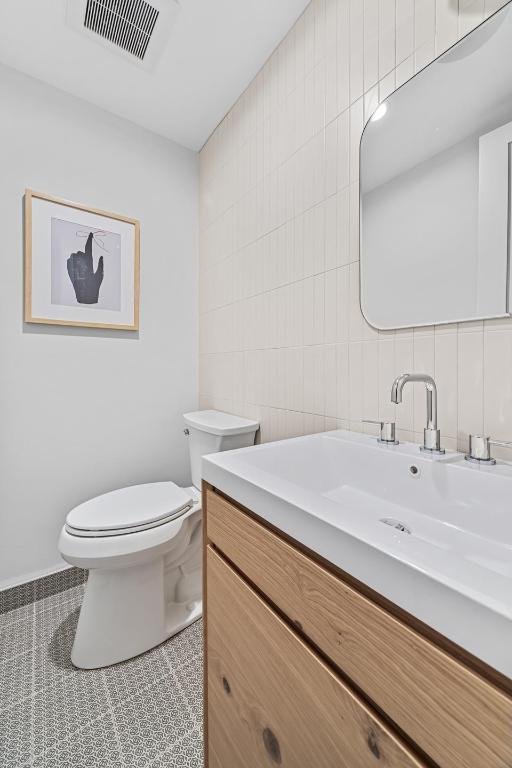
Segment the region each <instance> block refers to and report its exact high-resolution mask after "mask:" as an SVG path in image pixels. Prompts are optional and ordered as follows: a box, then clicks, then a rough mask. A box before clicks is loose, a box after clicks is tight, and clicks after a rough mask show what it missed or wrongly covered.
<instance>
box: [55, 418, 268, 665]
mask: <svg viewBox="0 0 512 768" xmlns="http://www.w3.org/2000/svg"><path fill="white" fill-rule="evenodd" d="M184 420H185V423H186V425H187V428H186V429H185V434H186V435H187V436H188V438H189V450H190V464H191V473H192V481H193V485H192V486H190V487H187V488H180V487H179V486H177V485H175V484H174V483H173V482H170V481H167V482H160V483H147V484H144V485H134V486H129V487H126V488H121V489H118V490H115V491H111V492H110V493H106V494H103V495H102V496H97V497H96V498H93V499H91V500H89V501H86V502H84V503H83V504H80V505H79V506H78V507H75V508H74V509H72V510H71V512H69V514H68V515H67V517H66V522H65V525H64V526H63V528H62V531H61V534H60V538H59V550H60V553H61V555H62V557H63V558H64V560H66V562H68V563H70V564H71V565H74V566H77V567H79V568H87V569H88V570H89V578H88V581H87V585H86V589H85V594H84V599H83V602H82V607H81V610H80V616H79V620H78V626H77V629H76V635H75V640H74V644H73V649H72V652H71V661H72V662H73V664H74V665H75V666H77V667H81V668H83V669H94V668H98V667H104V666H108V665H110V664H115V663H117V662H120V661H124V660H125V659H129V658H131V657H133V656H137V655H138V654H140V653H143V652H144V651H147V650H149V649H150V648H153V647H154V646H155V645H158V644H159V643H161V642H163V641H164V640H166V639H167V638H169V637H171V636H172V635H174V634H176V633H177V632H179V631H180V630H182V629H184V628H185V627H186V626H188V625H189V624H191V623H192V622H194V621H196V620H197V619H199V618H200V617H201V615H202V552H201V542H202V515H201V492H200V490H199V488H200V483H201V458H202V456H203V455H205V454H207V453H215V452H217V451H224V450H230V449H233V448H243V447H247V446H249V445H252V444H253V442H254V437H255V434H256V431H257V429H258V423H257V422H254V421H249V420H248V419H241V418H239V417H237V416H232V415H231V414H225V413H221V412H220V411H196V412H194V413H188V414H185V415H184Z"/></svg>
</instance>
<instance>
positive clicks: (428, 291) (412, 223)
mask: <svg viewBox="0 0 512 768" xmlns="http://www.w3.org/2000/svg"><path fill="white" fill-rule="evenodd" d="M511 52H512V13H511V12H510V7H509V6H506V7H505V8H503V9H502V10H501V11H499V12H498V13H496V14H495V15H494V16H492V17H491V18H489V19H488V20H487V21H486V22H485V23H483V24H482V25H480V27H478V28H477V29H475V30H474V31H473V32H472V33H471V34H469V35H468V36H467V37H465V38H464V39H462V40H461V41H460V42H459V43H457V44H456V45H455V46H454V47H453V48H451V49H450V50H449V51H448V52H447V53H445V54H444V55H443V56H441V57H440V58H438V59H436V61H434V62H433V63H432V64H430V65H429V66H428V67H426V68H425V69H424V70H423V71H422V72H420V73H419V74H418V75H416V76H415V77H414V78H412V79H411V80H410V81H409V82H407V83H406V84H405V85H403V86H402V87H401V88H399V89H398V90H397V91H396V92H395V93H393V94H392V95H391V96H390V97H389V98H388V99H387V100H386V101H385V102H383V103H382V104H381V105H380V106H379V107H378V109H377V110H376V112H375V113H374V114H373V116H372V118H371V119H370V121H369V122H368V124H367V126H366V128H365V130H364V133H363V137H362V140H361V255H360V257H361V306H362V310H363V313H364V315H365V317H366V318H367V320H368V322H370V323H371V324H372V325H373V326H375V327H377V328H381V329H388V328H400V327H407V326H419V325H431V324H435V323H449V322H455V321H463V320H472V319H480V318H489V317H501V316H508V314H509V312H510V305H509V297H510V269H509V240H510V226H509V224H510V207H511V204H510V199H511V194H510V146H511V143H512V55H511Z"/></svg>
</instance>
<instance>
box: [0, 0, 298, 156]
mask: <svg viewBox="0 0 512 768" xmlns="http://www.w3.org/2000/svg"><path fill="white" fill-rule="evenodd" d="M70 1H71V2H76V1H77V0H70ZM308 2H309V0H180V4H181V10H180V12H179V13H178V16H177V19H176V22H175V24H174V26H173V28H172V29H171V31H170V33H169V40H168V42H167V44H166V47H165V49H164V51H163V54H162V55H161V57H160V59H159V61H158V63H157V64H156V67H155V68H154V69H153V71H146V70H144V69H141V68H140V67H138V66H137V65H135V64H132V63H131V62H129V61H127V60H126V59H125V58H124V57H123V56H121V55H118V54H117V53H114V52H112V51H111V50H109V49H108V48H106V47H104V46H103V45H100V44H98V43H96V42H95V41H94V40H91V39H90V38H89V37H88V36H87V35H85V34H82V33H81V32H77V31H75V30H74V29H72V28H71V27H70V26H69V25H68V24H67V22H66V6H67V0H1V2H0V62H1V63H3V64H6V65H7V66H10V67H14V68H15V69H18V70H20V71H22V72H25V73H26V74H28V75H31V76H33V77H36V78H38V79H40V80H43V81H45V82H47V83H50V84H51V85H53V86H56V87H57V88H60V89H62V90H64V91H67V92H68V93H71V94H73V95H75V96H78V97H80V98H82V99H85V100H87V101H89V102H91V103H92V104H96V105H97V106H99V107H102V108H103V109H106V110H108V111H110V112H113V113H114V114H116V115H119V116H121V117H124V118H126V119H128V120H131V121H132V122H134V123H137V124H138V125H141V126H143V127H144V128H148V129H149V130H151V131H155V132H156V133H159V134H161V135H162V136H165V137H167V138H169V139H173V140H174V141H177V142H178V143H180V144H183V145H184V146H186V147H189V148H191V149H199V148H200V147H201V146H202V145H203V144H204V142H205V141H206V139H207V138H208V136H209V135H210V134H211V132H212V131H213V129H214V128H215V126H216V125H217V124H218V123H219V122H220V120H222V118H223V117H224V115H225V114H226V112H228V110H229V109H230V107H231V106H232V105H233V103H234V102H235V101H236V100H237V98H238V97H239V96H240V94H241V93H242V91H243V90H244V89H245V88H246V86H247V85H248V84H249V83H250V81H251V80H252V79H253V77H254V76H255V75H256V73H257V72H258V70H259V69H260V68H261V66H262V65H263V64H264V62H265V61H266V59H267V58H268V56H269V55H270V54H271V52H272V51H273V50H274V48H275V47H276V46H277V44H278V43H279V42H280V41H281V40H282V39H283V37H284V36H285V35H286V33H287V32H288V30H289V29H290V28H291V27H292V25H293V23H294V22H295V20H296V19H297V18H298V16H299V15H300V14H301V13H302V11H303V10H304V8H305V7H306V6H307V5H308Z"/></svg>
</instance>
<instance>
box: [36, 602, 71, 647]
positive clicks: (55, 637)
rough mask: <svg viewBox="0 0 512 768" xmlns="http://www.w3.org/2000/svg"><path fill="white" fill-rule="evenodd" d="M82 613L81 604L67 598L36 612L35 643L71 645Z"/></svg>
mask: <svg viewBox="0 0 512 768" xmlns="http://www.w3.org/2000/svg"><path fill="white" fill-rule="evenodd" d="M79 615H80V604H77V603H76V602H75V601H74V600H67V601H64V602H62V603H58V604H55V605H52V606H49V607H48V608H47V609H46V610H45V611H39V612H36V614H35V620H34V645H40V644H41V643H45V642H47V643H52V642H56V643H57V644H58V645H59V646H60V647H68V646H69V647H71V646H72V645H73V640H74V637H75V632H76V625H77V624H78V617H79Z"/></svg>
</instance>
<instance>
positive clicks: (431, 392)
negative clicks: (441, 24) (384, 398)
mask: <svg viewBox="0 0 512 768" xmlns="http://www.w3.org/2000/svg"><path fill="white" fill-rule="evenodd" d="M415 381H419V382H422V383H423V384H425V388H426V391H427V426H426V428H425V429H424V431H423V448H422V450H424V451H431V452H432V453H444V450H442V449H441V435H440V431H439V429H438V428H437V387H436V383H435V381H434V379H433V378H432V376H429V375H428V373H402V374H401V376H397V378H396V379H395V380H394V382H393V386H392V387H391V402H392V403H396V404H397V405H398V404H399V403H401V402H402V392H403V389H404V387H405V385H406V384H407V383H408V382H415Z"/></svg>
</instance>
